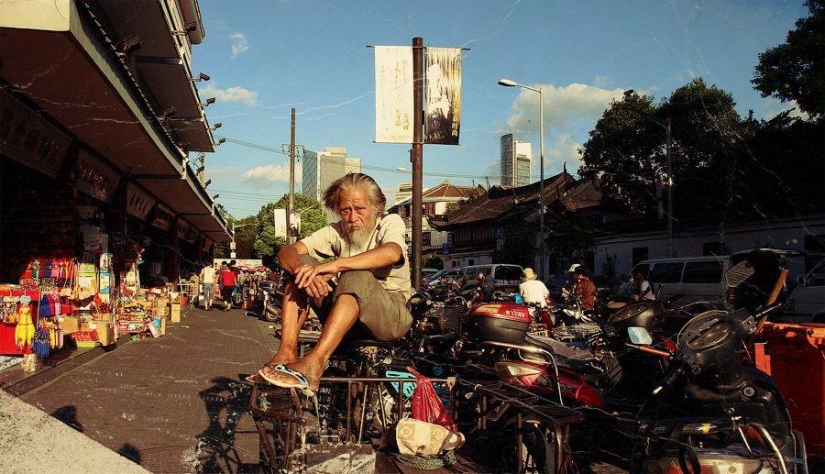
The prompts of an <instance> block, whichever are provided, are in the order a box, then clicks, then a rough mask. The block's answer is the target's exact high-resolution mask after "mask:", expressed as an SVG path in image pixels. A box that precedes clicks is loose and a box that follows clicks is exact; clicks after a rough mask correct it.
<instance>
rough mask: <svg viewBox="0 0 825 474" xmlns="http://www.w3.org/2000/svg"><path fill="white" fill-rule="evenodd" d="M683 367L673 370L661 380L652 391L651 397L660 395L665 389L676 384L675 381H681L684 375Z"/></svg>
mask: <svg viewBox="0 0 825 474" xmlns="http://www.w3.org/2000/svg"><path fill="white" fill-rule="evenodd" d="M685 373H686V372H685V367H684V366H679V367H676V368H675V369H673V370H671V371H670V372H669V373H668V374H667V375H666V376H665V378H664V379H663V380H662V383H661V384H660V385H659V386H658V387H656V388H655V389H653V392H652V395H654V396H656V395H659V394H661V393H662V392H663V391H664V390H665V389H667V388H670V387H672V386H673V384H674V383H676V381H677V380H679V379H681V378H682V377H683V376H684V375H685Z"/></svg>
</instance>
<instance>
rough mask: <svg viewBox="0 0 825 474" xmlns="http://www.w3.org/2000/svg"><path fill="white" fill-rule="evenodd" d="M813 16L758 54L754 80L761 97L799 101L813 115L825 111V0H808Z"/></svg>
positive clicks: (752, 81)
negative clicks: (781, 39) (773, 45)
mask: <svg viewBox="0 0 825 474" xmlns="http://www.w3.org/2000/svg"><path fill="white" fill-rule="evenodd" d="M805 4H806V5H807V7H808V10H809V11H810V16H809V17H807V18H801V19H799V20H797V22H796V29H795V30H792V31H789V32H788V36H787V37H786V40H785V43H782V44H780V45H779V46H776V47H774V48H771V49H769V50H767V51H765V52H764V53H761V54H760V55H759V64H758V65H757V66H756V67H755V68H754V69H755V71H754V77H753V79H752V80H751V83H752V84H753V85H754V88H755V89H756V90H758V91H759V92H760V93H761V94H762V97H768V96H772V97H776V98H777V99H779V100H781V101H782V102H789V101H796V103H797V104H798V105H799V108H800V109H801V110H802V111H803V112H806V113H808V114H809V115H811V117H813V118H814V119H818V118H822V117H823V115H824V114H825V0H807V1H806V2H805Z"/></svg>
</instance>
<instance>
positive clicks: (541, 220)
mask: <svg viewBox="0 0 825 474" xmlns="http://www.w3.org/2000/svg"><path fill="white" fill-rule="evenodd" d="M538 91H539V127H540V128H541V130H540V131H539V180H540V181H539V279H540V280H541V281H544V98H543V97H542V94H541V86H539V88H538Z"/></svg>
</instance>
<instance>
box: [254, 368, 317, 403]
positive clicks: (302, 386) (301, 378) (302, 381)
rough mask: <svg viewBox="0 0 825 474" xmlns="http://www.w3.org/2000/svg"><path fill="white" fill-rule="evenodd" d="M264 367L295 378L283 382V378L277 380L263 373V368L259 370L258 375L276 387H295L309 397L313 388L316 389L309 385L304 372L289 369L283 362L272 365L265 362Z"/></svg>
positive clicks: (312, 395) (313, 391) (313, 393)
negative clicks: (292, 380) (293, 380)
mask: <svg viewBox="0 0 825 474" xmlns="http://www.w3.org/2000/svg"><path fill="white" fill-rule="evenodd" d="M264 368H269V369H272V370H274V371H275V372H280V373H282V374H286V375H289V376H291V377H294V378H295V380H296V382H284V381H283V380H278V379H274V378H271V377H268V376H267V375H266V374H265V373H264V371H263V369H261V370H259V371H258V375H260V376H261V378H263V379H264V380H266V381H267V382H269V383H270V384H272V385H274V386H276V387H281V388H297V389H298V390H300V391H301V392H302V393H303V394H304V395H305V396H307V397H310V398H312V397H314V396H315V390H317V387H315V388H313V387H310V386H309V380H307V378H306V376H305V375H304V374H302V373H301V372H299V371H297V370H295V369H290V368H289V367H287V366H286V365H285V364H277V365H274V366H273V365H270V364H267V365H264Z"/></svg>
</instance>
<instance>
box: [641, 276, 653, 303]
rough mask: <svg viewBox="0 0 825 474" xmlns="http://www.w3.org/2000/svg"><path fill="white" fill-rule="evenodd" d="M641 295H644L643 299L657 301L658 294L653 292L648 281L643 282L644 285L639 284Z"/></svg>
mask: <svg viewBox="0 0 825 474" xmlns="http://www.w3.org/2000/svg"><path fill="white" fill-rule="evenodd" d="M639 293H640V294H641V295H642V299H645V300H649V301H654V300H656V293H654V292H653V288H651V286H650V282H648V281H647V280H643V281H642V283H640V284H639Z"/></svg>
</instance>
